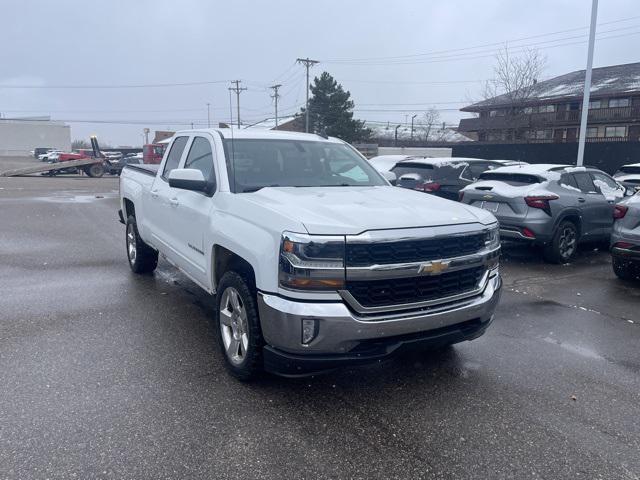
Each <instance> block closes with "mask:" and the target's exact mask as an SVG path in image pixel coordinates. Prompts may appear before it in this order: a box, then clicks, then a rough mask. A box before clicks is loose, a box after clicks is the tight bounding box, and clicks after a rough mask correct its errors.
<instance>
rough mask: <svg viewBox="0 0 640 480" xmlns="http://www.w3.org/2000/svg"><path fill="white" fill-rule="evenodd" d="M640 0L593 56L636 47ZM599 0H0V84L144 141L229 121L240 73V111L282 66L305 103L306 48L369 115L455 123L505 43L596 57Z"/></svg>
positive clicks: (106, 135) (290, 95) (295, 98)
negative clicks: (592, 31) (595, 2)
mask: <svg viewBox="0 0 640 480" xmlns="http://www.w3.org/2000/svg"><path fill="white" fill-rule="evenodd" d="M639 4H640V2H639V1H638V0H600V9H599V15H598V23H599V26H598V32H601V33H600V34H599V36H600V37H601V38H602V39H601V40H598V41H597V42H596V49H595V57H594V66H605V65H614V64H620V63H630V62H637V61H640V58H639V57H640V49H639V48H638V46H639V45H640V9H639V8H638V7H639V6H640V5H639ZM590 7H591V1H590V0H536V1H531V0H483V1H475V0H446V1H445V0H440V1H435V0H422V1H418V0H414V1H405V0H394V1H389V0H384V1H378V0H375V1H372V0H367V1H364V0H361V1H348V0H340V1H333V0H331V1H322V0H316V1H313V2H312V1H300V0H271V1H268V2H267V1H257V0H256V1H246V0H233V1H204V0H200V1H197V0H182V1H179V2H178V1H163V0H153V1H151V0H149V1H147V0H130V1H116V0H112V1H86V0H58V1H48V0H3V1H2V16H1V18H0V42H1V44H2V48H1V49H0V86H5V87H6V86H7V85H10V86H20V88H0V112H1V113H2V115H3V116H5V117H12V116H26V115H38V114H50V115H51V116H52V117H53V118H55V119H61V120H65V121H69V123H70V124H71V126H72V138H74V139H76V138H78V139H80V138H87V137H88V136H89V135H90V134H94V133H95V134H97V135H98V136H99V138H100V139H102V140H103V142H105V143H110V144H113V145H139V144H140V143H141V140H142V138H141V132H142V129H143V128H144V127H145V126H148V127H149V128H151V129H152V130H155V129H166V128H167V127H169V128H170V129H179V128H188V127H189V123H190V122H195V123H196V125H198V124H199V126H203V124H206V120H207V113H206V112H207V110H206V103H207V102H209V103H211V106H212V122H214V124H217V122H218V121H228V119H229V92H228V90H227V89H228V87H229V86H230V85H229V83H228V81H229V80H232V79H241V80H242V81H243V85H244V86H245V87H247V88H248V90H247V91H246V92H244V93H243V94H242V96H241V117H242V120H243V122H244V121H258V120H260V119H263V118H266V117H270V116H273V107H272V101H271V99H270V97H269V93H270V92H269V90H268V89H267V88H266V87H268V86H269V85H272V84H273V83H274V82H276V83H282V84H283V87H282V89H281V93H282V97H281V100H280V105H281V111H282V112H283V113H292V112H294V111H296V110H298V109H299V107H300V105H302V104H303V103H304V70H303V67H302V66H301V65H295V59H296V58H297V57H307V56H308V57H310V58H312V59H316V60H319V61H320V62H321V63H320V64H319V65H317V66H315V67H314V68H313V70H312V73H313V74H319V73H321V72H322V71H323V70H327V71H328V72H330V73H331V74H332V75H333V76H334V77H335V78H336V79H337V80H338V81H339V82H340V83H342V85H343V86H344V88H345V89H347V90H349V91H350V92H351V94H352V96H353V99H354V101H355V103H356V116H357V117H359V118H362V119H366V120H369V121H378V122H380V121H389V122H392V123H398V122H404V121H405V115H409V116H411V114H413V113H421V112H423V111H424V110H425V109H427V108H429V106H431V105H435V106H436V107H437V108H440V109H442V111H441V116H442V119H443V120H446V121H447V122H449V123H457V120H458V119H459V118H460V116H461V115H460V113H459V112H456V111H455V110H456V109H457V108H459V107H460V106H462V104H461V103H454V102H463V103H464V102H465V101H466V100H468V99H469V98H473V97H477V95H478V92H479V91H480V85H481V84H480V82H481V80H483V79H487V78H490V77H491V75H492V65H493V63H494V59H493V54H494V52H495V50H496V49H497V48H499V45H498V44H499V43H502V42H505V41H508V42H509V43H508V45H509V47H510V48H513V50H514V51H517V50H518V49H519V48H520V49H522V46H523V45H531V46H532V47H537V48H540V50H541V52H543V53H544V54H545V55H546V56H547V68H546V71H545V76H546V77H550V76H555V75H559V74H562V73H566V72H569V71H572V70H577V69H582V68H584V64H585V62H586V38H587V37H586V35H587V32H588V30H587V28H586V27H587V25H588V24H589V15H590ZM582 27H585V28H583V29H581V28H582ZM556 32H562V33H556ZM527 37H529V38H527ZM530 37H534V38H530ZM605 37H608V38H605ZM532 44H535V45H532ZM474 47H475V48H474ZM418 54H429V55H424V56H412V55H418ZM361 59H366V60H361ZM215 81H220V83H208V84H199V85H184V86H162V87H160V86H156V87H145V88H24V87H29V86H31V87H33V86H49V87H51V86H96V85H104V86H112V87H114V86H117V87H122V86H126V85H154V84H155V85H157V84H171V83H193V82H215ZM234 109H235V105H234ZM398 110H401V111H398ZM234 116H235V111H234ZM74 120H75V121H74ZM78 120H85V121H98V120H99V121H107V122H114V123H80V122H78ZM124 122H133V123H134V124H124Z"/></svg>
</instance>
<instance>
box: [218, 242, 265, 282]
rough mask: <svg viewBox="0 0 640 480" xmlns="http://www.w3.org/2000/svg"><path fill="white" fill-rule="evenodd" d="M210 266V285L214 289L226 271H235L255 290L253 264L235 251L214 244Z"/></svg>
mask: <svg viewBox="0 0 640 480" xmlns="http://www.w3.org/2000/svg"><path fill="white" fill-rule="evenodd" d="M211 267H212V268H211V271H212V275H211V285H212V287H213V290H214V291H215V290H217V287H218V284H219V283H220V279H221V278H222V276H223V275H224V274H225V273H226V272H229V271H235V272H237V273H239V274H241V275H242V276H244V277H245V279H246V280H247V282H248V285H249V287H250V288H251V289H252V290H253V291H254V292H255V289H256V272H255V270H254V268H253V265H251V263H250V262H249V261H248V260H246V259H245V258H244V257H242V256H241V255H239V254H237V253H236V252H233V251H231V250H229V249H228V248H225V247H223V246H222V245H219V244H216V245H214V246H213V251H212V255H211Z"/></svg>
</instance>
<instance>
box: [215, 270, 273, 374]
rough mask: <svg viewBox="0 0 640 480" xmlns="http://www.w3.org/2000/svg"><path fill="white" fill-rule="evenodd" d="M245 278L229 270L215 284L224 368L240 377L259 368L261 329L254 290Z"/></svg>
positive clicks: (260, 360) (256, 371) (261, 343)
mask: <svg viewBox="0 0 640 480" xmlns="http://www.w3.org/2000/svg"><path fill="white" fill-rule="evenodd" d="M247 280H248V279H247V278H246V276H243V275H240V274H239V273H236V272H233V271H232V272H227V273H225V274H224V275H223V276H222V278H221V279H220V283H219V284H218V310H217V320H218V321H217V324H218V341H219V344H220V348H221V350H222V352H223V353H224V359H225V365H226V367H227V370H228V371H229V372H230V373H231V375H233V376H234V377H236V378H238V379H239V380H242V381H248V380H251V379H253V378H255V377H256V376H257V375H258V374H259V373H260V372H261V371H262V345H263V340H262V332H261V330H260V320H259V318H258V308H257V305H256V300H255V294H254V291H253V289H252V288H250V283H249V282H248V281H247Z"/></svg>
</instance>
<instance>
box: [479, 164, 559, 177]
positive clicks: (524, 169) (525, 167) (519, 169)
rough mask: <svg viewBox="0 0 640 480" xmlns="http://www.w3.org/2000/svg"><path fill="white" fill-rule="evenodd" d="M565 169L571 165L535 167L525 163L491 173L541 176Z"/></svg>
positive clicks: (539, 165) (542, 165)
mask: <svg viewBox="0 0 640 480" xmlns="http://www.w3.org/2000/svg"><path fill="white" fill-rule="evenodd" d="M563 167H565V168H567V167H570V165H558V164H555V163H538V164H534V165H529V164H526V163H524V164H521V165H510V166H508V167H499V168H496V169H494V170H491V171H492V172H497V173H529V174H533V175H539V174H541V173H546V172H549V171H551V170H554V169H557V168H563Z"/></svg>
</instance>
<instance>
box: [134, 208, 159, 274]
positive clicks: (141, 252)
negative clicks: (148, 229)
mask: <svg viewBox="0 0 640 480" xmlns="http://www.w3.org/2000/svg"><path fill="white" fill-rule="evenodd" d="M126 244H127V258H128V259H129V267H131V271H133V273H151V272H153V271H154V270H155V269H156V267H157V266H158V251H157V250H154V249H153V248H151V247H150V246H149V245H147V244H146V243H145V242H144V240H142V238H140V234H139V233H138V225H137V224H136V217H134V216H133V215H129V217H128V218H127V237H126Z"/></svg>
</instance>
